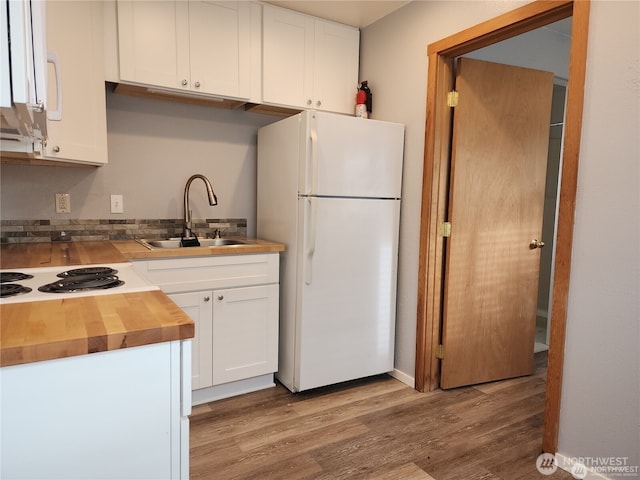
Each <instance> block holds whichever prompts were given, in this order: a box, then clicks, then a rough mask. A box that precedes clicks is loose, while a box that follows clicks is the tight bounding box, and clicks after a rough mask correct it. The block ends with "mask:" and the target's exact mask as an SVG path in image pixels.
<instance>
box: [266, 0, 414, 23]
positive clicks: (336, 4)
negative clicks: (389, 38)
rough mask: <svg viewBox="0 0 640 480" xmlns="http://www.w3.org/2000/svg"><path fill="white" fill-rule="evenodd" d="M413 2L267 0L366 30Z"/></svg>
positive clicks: (401, 0) (384, 0)
mask: <svg viewBox="0 0 640 480" xmlns="http://www.w3.org/2000/svg"><path fill="white" fill-rule="evenodd" d="M410 2H411V0H266V1H265V2H264V3H271V4H273V5H278V6H280V7H284V8H288V9H290V10H295V11H296V12H301V13H307V14H309V15H313V16H316V17H320V18H326V19H327V20H333V21H334V22H339V23H344V24H346V25H351V26H354V27H358V28H365V27H367V26H369V25H371V24H372V23H374V22H375V21H377V20H380V19H381V18H382V17H384V16H386V15H389V14H390V13H392V12H394V11H396V10H398V9H399V8H401V7H404V6H405V5H406V4H407V3H410Z"/></svg>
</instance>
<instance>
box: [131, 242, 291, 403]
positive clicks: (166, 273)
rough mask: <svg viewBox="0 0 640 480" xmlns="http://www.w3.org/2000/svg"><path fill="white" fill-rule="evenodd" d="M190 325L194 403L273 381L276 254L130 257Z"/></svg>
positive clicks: (276, 290)
mask: <svg viewBox="0 0 640 480" xmlns="http://www.w3.org/2000/svg"><path fill="white" fill-rule="evenodd" d="M134 266H135V268H136V270H137V271H138V273H139V274H141V275H142V276H144V277H145V278H147V279H148V280H149V281H151V282H153V283H154V284H156V285H158V286H159V287H160V288H162V289H163V291H164V292H165V293H167V294H168V295H169V297H170V298H171V299H172V300H173V301H174V302H175V303H176V304H177V305H178V306H179V307H180V308H182V309H183V310H184V312H185V313H186V314H187V315H189V317H191V319H192V320H193V321H194V323H195V337H194V339H193V341H192V343H193V348H192V351H193V354H192V360H191V372H192V377H191V383H192V388H193V389H194V392H193V404H194V405H195V404H200V403H205V402H209V401H213V400H217V399H220V398H226V397H230V396H234V395H239V394H241V393H246V392H250V391H254V390H258V389H261V388H266V387H270V386H273V385H274V381H273V374H274V373H275V372H276V371H277V369H278V322H279V283H278V277H279V254H278V253H267V254H256V255H228V256H226V255H225V256H217V257H190V258H172V259H161V260H145V261H135V262H134Z"/></svg>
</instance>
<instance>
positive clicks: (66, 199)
mask: <svg viewBox="0 0 640 480" xmlns="http://www.w3.org/2000/svg"><path fill="white" fill-rule="evenodd" d="M56 213H71V195H69V194H68V193H56Z"/></svg>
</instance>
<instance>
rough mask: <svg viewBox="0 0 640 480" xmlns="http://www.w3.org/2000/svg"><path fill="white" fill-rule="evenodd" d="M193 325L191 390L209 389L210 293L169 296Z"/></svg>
mask: <svg viewBox="0 0 640 480" xmlns="http://www.w3.org/2000/svg"><path fill="white" fill-rule="evenodd" d="M169 298H171V300H173V301H174V302H175V303H176V305H178V306H179V307H180V308H182V310H184V312H185V313H186V314H187V315H189V317H191V320H193V321H194V323H195V335H194V338H193V339H192V354H191V388H193V389H194V390H195V389H198V388H205V387H210V386H211V385H212V384H213V383H212V367H211V358H212V356H211V352H212V338H213V334H212V318H213V309H212V302H211V298H212V292H211V291H200V292H191V293H176V294H172V295H169Z"/></svg>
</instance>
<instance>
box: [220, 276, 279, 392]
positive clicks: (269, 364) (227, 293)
mask: <svg viewBox="0 0 640 480" xmlns="http://www.w3.org/2000/svg"><path fill="white" fill-rule="evenodd" d="M213 295H214V297H213V301H214V305H213V383H214V385H217V384H221V383H227V382H232V381H235V380H241V379H244V378H250V377H255V376H257V375H264V374H268V373H273V372H275V371H276V370H277V369H278V285H262V286H257V287H244V288H231V289H227V290H215V291H214V292H213Z"/></svg>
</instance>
